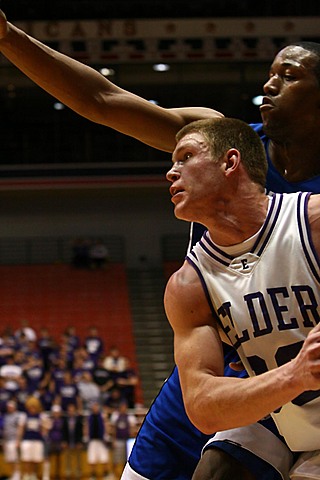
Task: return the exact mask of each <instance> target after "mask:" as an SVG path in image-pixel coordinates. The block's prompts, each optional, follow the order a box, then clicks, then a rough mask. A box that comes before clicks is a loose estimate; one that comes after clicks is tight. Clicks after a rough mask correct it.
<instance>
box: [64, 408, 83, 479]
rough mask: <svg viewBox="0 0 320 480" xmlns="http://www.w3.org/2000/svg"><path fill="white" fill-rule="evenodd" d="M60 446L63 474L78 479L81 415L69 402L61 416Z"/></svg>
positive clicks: (79, 470) (79, 474)
mask: <svg viewBox="0 0 320 480" xmlns="http://www.w3.org/2000/svg"><path fill="white" fill-rule="evenodd" d="M62 448H63V449H64V451H65V461H66V466H65V476H66V478H67V479H69V478H70V477H72V478H77V479H79V478H80V477H81V460H82V459H81V454H82V450H83V416H82V415H81V414H80V413H78V410H77V407H76V405H74V404H73V403H70V404H69V405H68V407H67V411H66V414H65V415H64V416H63V425H62Z"/></svg>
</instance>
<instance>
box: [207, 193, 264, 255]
mask: <svg viewBox="0 0 320 480" xmlns="http://www.w3.org/2000/svg"><path fill="white" fill-rule="evenodd" d="M268 203H269V197H267V196H266V195H264V194H261V195H260V196H259V195H252V196H250V194H249V195H247V196H246V197H245V198H237V201H236V202H235V201H234V200H233V201H232V202H230V203H228V204H226V205H225V208H224V209H220V210H219V212H218V213H217V214H216V216H215V218H214V219H213V221H212V223H210V225H208V224H207V228H208V230H209V234H210V237H211V239H212V241H213V242H214V243H216V244H217V245H221V246H231V245H237V244H239V243H242V242H244V241H245V240H247V239H248V238H250V237H252V235H254V234H255V233H256V232H258V230H259V229H260V228H261V226H262V225H263V223H264V221H265V219H266V216H267V212H268Z"/></svg>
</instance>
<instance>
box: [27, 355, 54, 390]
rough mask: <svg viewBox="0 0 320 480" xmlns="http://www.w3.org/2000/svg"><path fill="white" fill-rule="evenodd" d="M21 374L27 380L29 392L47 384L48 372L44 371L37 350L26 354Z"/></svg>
mask: <svg viewBox="0 0 320 480" xmlns="http://www.w3.org/2000/svg"><path fill="white" fill-rule="evenodd" d="M23 375H24V376H25V377H26V379H27V381H28V388H29V390H30V393H31V394H32V393H34V392H36V391H38V390H39V388H41V387H46V386H48V384H49V379H50V373H49V372H46V371H45V369H44V365H43V360H42V358H41V355H40V353H39V352H37V353H36V352H33V353H30V355H28V356H27V360H26V363H25V364H24V365H23Z"/></svg>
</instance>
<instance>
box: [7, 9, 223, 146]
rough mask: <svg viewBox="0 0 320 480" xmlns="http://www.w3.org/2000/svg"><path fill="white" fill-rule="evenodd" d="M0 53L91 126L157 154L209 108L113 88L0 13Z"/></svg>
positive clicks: (208, 113) (208, 112)
mask: <svg viewBox="0 0 320 480" xmlns="http://www.w3.org/2000/svg"><path fill="white" fill-rule="evenodd" d="M0 51H1V52H2V54H3V55H4V56H5V57H6V58H7V59H8V60H10V62H11V63H13V64H14V65H15V66H16V67H18V68H19V69H20V70H21V71H22V72H23V73H24V74H25V75H26V76H28V77H29V78H30V79H31V80H33V81H34V82H35V83H36V84H37V85H39V86H40V87H41V88H43V89H44V90H45V91H46V92H48V93H49V94H51V95H52V96H53V97H55V98H57V99H58V100H60V101H61V102H62V103H64V104H65V105H67V106H68V107H69V108H71V109H72V110H74V111H75V112H77V113H78V114H80V115H82V116H83V117H85V118H87V119H88V120H91V121H93V122H96V123H99V124H102V125H105V126H108V127H111V128H113V129H115V130H117V131H119V132H121V133H124V134H126V135H129V136H132V137H134V138H136V139H138V140H140V141H141V142H144V143H146V144H148V145H151V146H152V147H155V148H158V149H160V150H166V151H172V150H173V148H174V146H175V134H176V133H177V131H178V130H180V128H182V127H183V126H184V125H185V124H187V123H189V122H191V121H193V120H197V119H200V118H208V117H215V116H222V114H220V113H219V112H216V111H215V110H212V109H209V108H200V107H190V108H177V109H165V108H162V107H159V106H157V105H154V104H152V103H150V102H148V101H147V100H145V99H143V98H141V97H139V96H137V95H134V94H133V93H130V92H128V91H126V90H123V89H122V88H120V87H118V86H116V85H114V84H113V83H112V82H110V81H109V80H107V79H106V78H105V77H103V76H102V75H101V74H100V73H98V72H97V71H96V70H94V69H93V68H91V67H89V66H87V65H84V64H82V63H80V62H78V61H76V60H74V59H72V58H70V57H68V56H66V55H64V54H62V53H59V52H57V51H55V50H53V49H51V48H49V47H47V46H46V45H44V44H43V43H41V42H39V41H38V40H36V39H34V38H32V37H30V36H29V35H27V34H26V33H25V32H23V31H22V30H20V29H18V28H17V27H15V26H14V25H12V24H10V23H9V22H7V21H6V17H5V15H4V14H3V12H1V11H0Z"/></svg>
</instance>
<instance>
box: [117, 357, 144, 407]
mask: <svg viewBox="0 0 320 480" xmlns="http://www.w3.org/2000/svg"><path fill="white" fill-rule="evenodd" d="M124 359H125V369H124V370H123V372H119V374H118V376H117V378H116V380H115V384H116V385H117V387H118V388H119V389H120V392H121V396H122V397H123V398H125V399H126V400H127V403H128V407H129V408H134V406H135V390H136V386H137V385H138V381H139V379H138V376H137V374H136V371H135V370H134V368H133V367H132V365H131V361H130V359H129V358H128V357H124Z"/></svg>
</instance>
